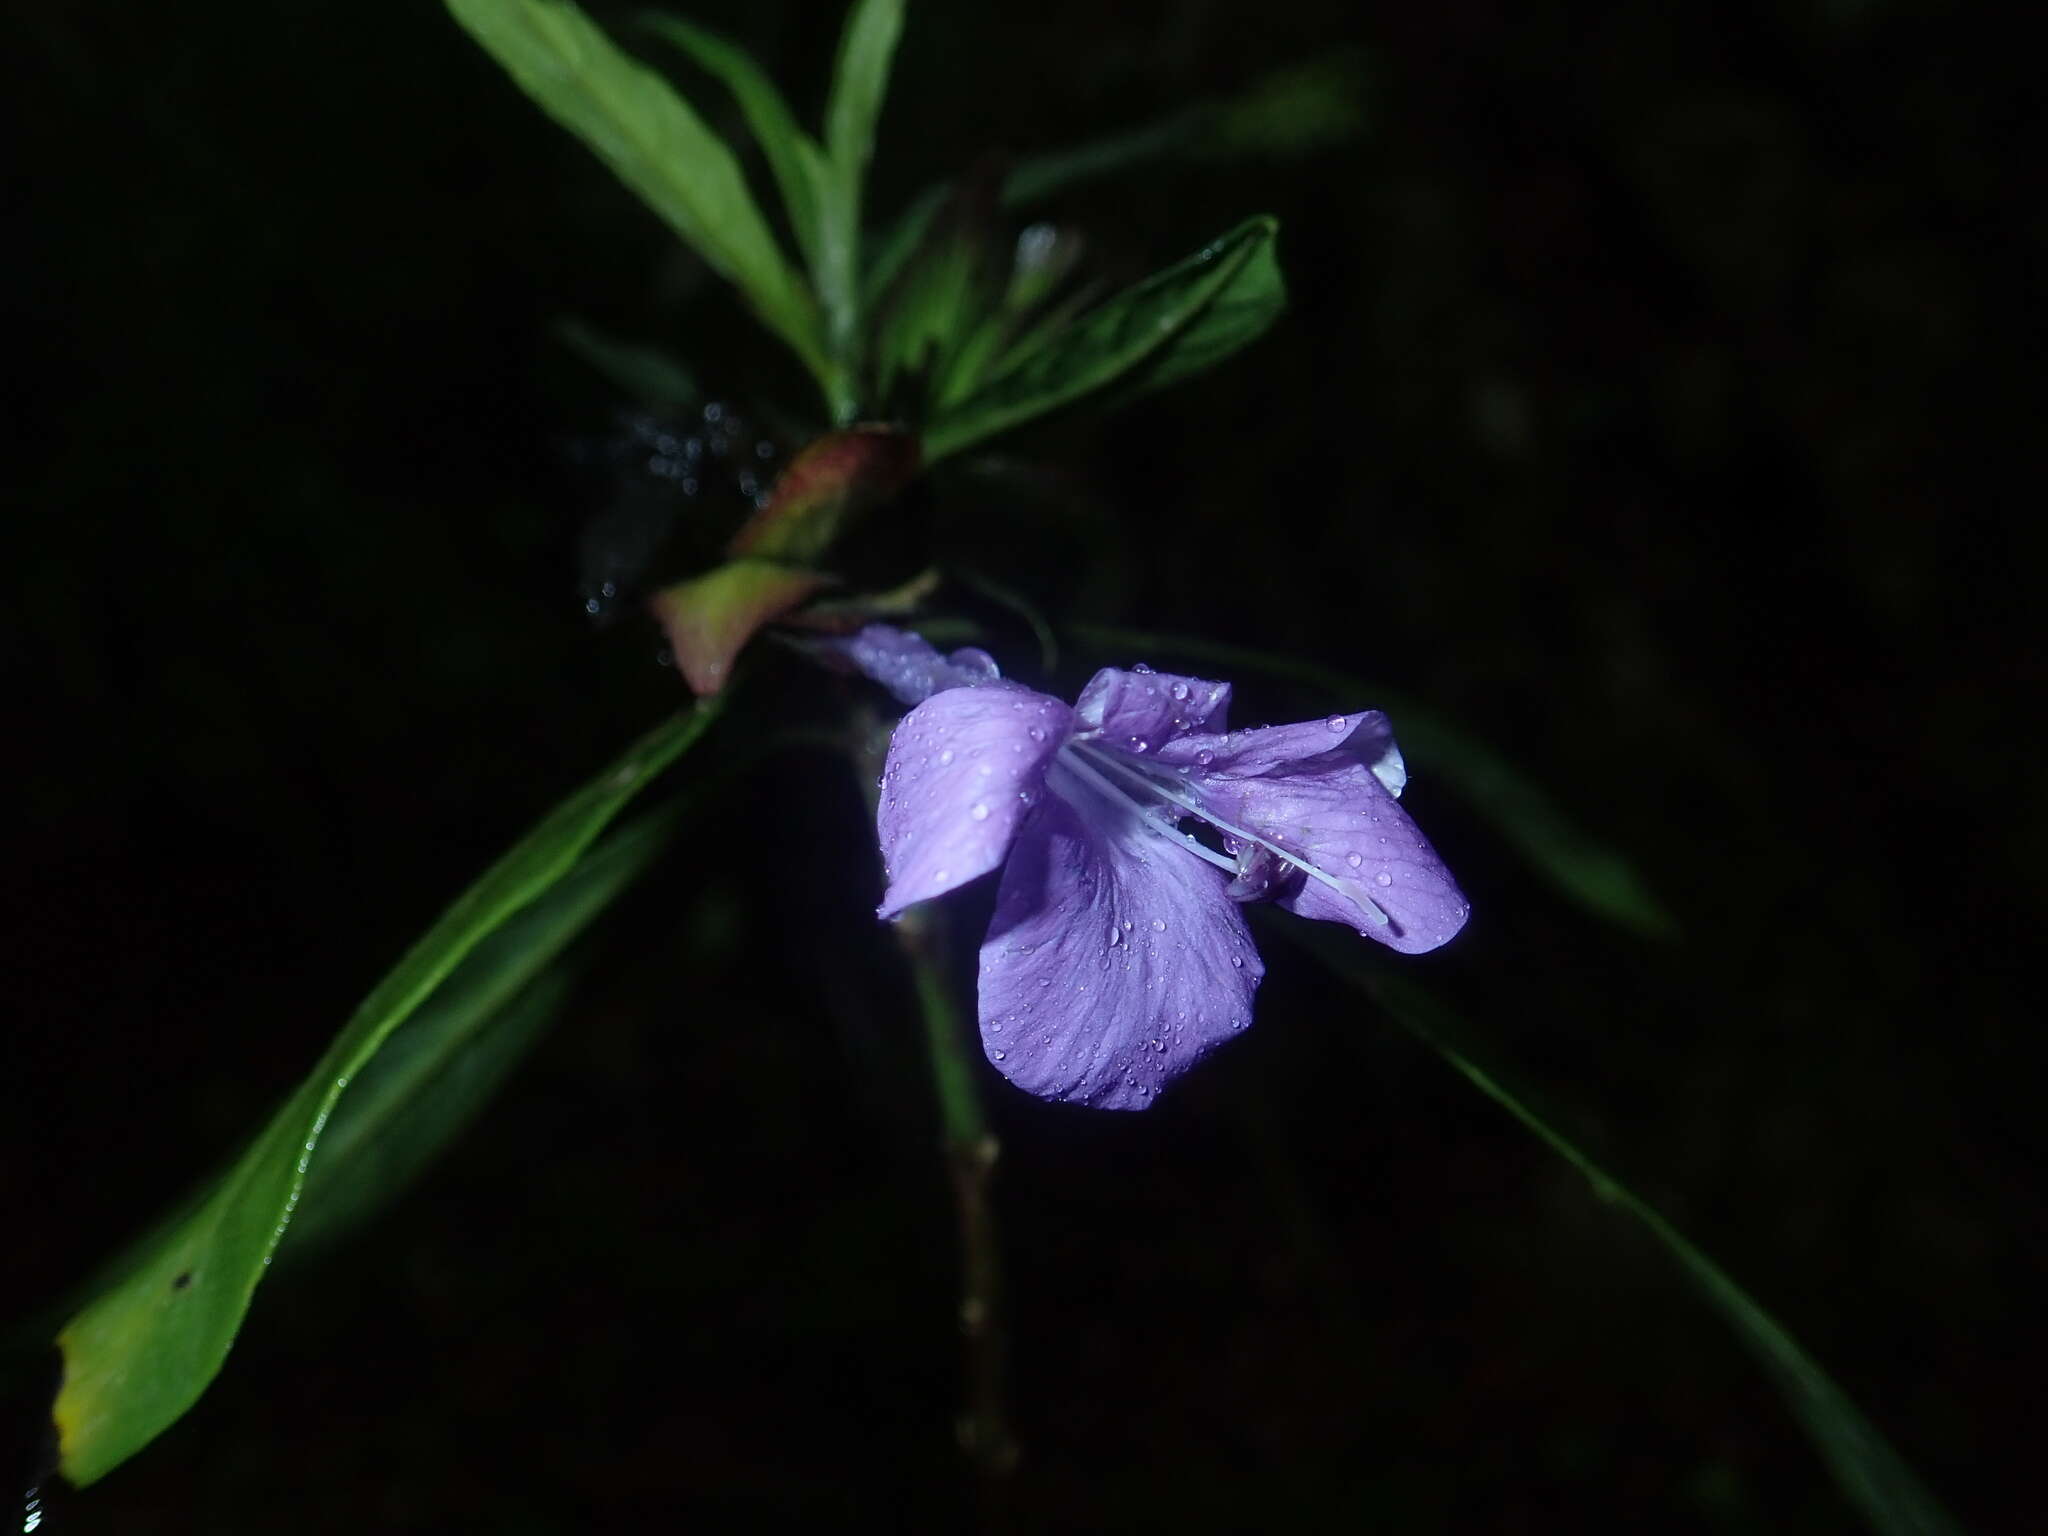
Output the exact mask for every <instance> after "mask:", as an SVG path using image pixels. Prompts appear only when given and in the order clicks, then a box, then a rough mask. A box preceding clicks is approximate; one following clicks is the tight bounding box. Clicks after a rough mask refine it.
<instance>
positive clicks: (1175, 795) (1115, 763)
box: [1060, 741, 1390, 928]
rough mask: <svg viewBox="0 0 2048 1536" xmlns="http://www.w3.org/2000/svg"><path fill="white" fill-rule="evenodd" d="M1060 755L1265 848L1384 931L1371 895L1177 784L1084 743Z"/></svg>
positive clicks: (1385, 918) (1383, 916) (1219, 860)
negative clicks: (1349, 886)
mask: <svg viewBox="0 0 2048 1536" xmlns="http://www.w3.org/2000/svg"><path fill="white" fill-rule="evenodd" d="M1060 756H1062V757H1064V758H1066V759H1067V761H1068V765H1069V766H1070V767H1074V768H1079V769H1083V770H1084V771H1086V772H1087V773H1088V774H1089V776H1090V777H1092V778H1094V779H1095V781H1096V782H1097V784H1099V785H1103V787H1105V788H1107V787H1109V786H1108V785H1107V784H1105V783H1104V779H1103V775H1104V773H1111V774H1115V775H1117V776H1118V777H1120V778H1123V779H1125V780H1126V781H1129V782H1130V783H1132V784H1133V785H1135V787H1137V788H1138V789H1141V790H1143V791H1145V792H1146V793H1148V794H1152V795H1156V796H1158V797H1159V798H1160V799H1161V800H1164V801H1167V802H1168V803H1169V804H1172V805H1177V806H1179V807H1180V808H1181V809H1182V810H1184V811H1186V812H1187V813H1188V814H1189V815H1190V816H1194V817H1197V818H1199V819H1200V820H1202V821H1206V822H1207V823H1208V824H1209V825H1210V826H1212V827H1214V828H1215V829H1216V830H1217V831H1219V832H1223V833H1226V834H1228V835H1229V836H1231V837H1235V838H1240V839H1242V840H1243V841H1245V842H1247V843H1255V844H1257V845H1258V846H1259V847H1261V848H1264V849H1265V850H1266V851H1267V852H1268V853H1270V854H1272V855H1273V856H1274V857H1275V858H1277V859H1279V860H1280V861H1281V862H1282V863H1284V864H1290V865H1292V866H1293V867H1294V868H1296V869H1298V870H1300V871H1301V872H1302V873H1303V874H1305V875H1307V876H1308V877H1309V878H1310V879H1311V880H1320V881H1321V882H1322V883H1323V884H1324V885H1327V886H1328V887H1329V888H1330V889H1331V890H1333V891H1335V892H1336V893H1337V894H1338V895H1339V896H1342V897H1343V898H1344V899H1345V900H1347V901H1350V902H1353V903H1355V904H1357V905H1359V906H1362V907H1363V908H1364V909H1365V911H1366V915H1367V917H1368V918H1370V920H1371V921H1372V924H1373V926H1374V927H1376V928H1384V927H1385V926H1386V925H1387V923H1388V922H1389V921H1390V919H1389V918H1388V916H1387V914H1386V913H1385V912H1383V911H1382V910H1381V909H1380V905H1379V903H1378V902H1376V901H1374V900H1373V899H1372V898H1371V897H1370V896H1367V895H1366V894H1365V893H1364V892H1362V891H1359V892H1354V891H1347V890H1346V889H1344V887H1343V886H1342V885H1340V884H1338V883H1337V880H1336V879H1335V878H1334V877H1333V876H1330V875H1326V874H1324V873H1323V872H1322V871H1321V870H1320V869H1317V868H1316V867H1315V865H1313V864H1311V863H1309V862H1308V861H1307V860H1306V859H1304V858H1302V857H1301V856H1300V855H1299V854H1294V853H1290V852H1288V851H1287V850H1286V849H1285V848H1282V847H1280V846H1279V845H1278V844H1277V843H1274V842H1272V841H1271V840H1270V839H1267V838H1263V837H1261V836H1259V834H1258V833H1256V832H1252V831H1248V830H1247V829H1245V828H1243V827H1239V826H1233V825H1232V824H1231V823H1229V822H1227V821H1225V820H1223V818H1222V817H1220V816H1218V815H1217V814H1216V813H1215V812H1214V811H1211V810H1209V809H1208V808H1207V807H1206V806H1204V805H1203V804H1202V803H1201V802H1200V801H1198V800H1196V799H1195V797H1194V796H1193V795H1190V794H1188V793H1186V792H1185V791H1184V790H1182V789H1180V788H1179V787H1178V785H1176V784H1174V783H1172V782H1169V781H1166V780H1163V779H1160V778H1156V777H1154V776H1153V775H1152V774H1151V773H1149V772H1147V771H1146V770H1145V769H1143V768H1140V767H1138V766H1137V765H1136V764H1134V763H1126V762H1122V761H1120V760H1118V759H1117V758H1115V757H1113V756H1111V755H1110V754H1109V753H1107V752H1104V751H1101V750H1100V749H1099V748H1091V747H1090V746H1088V745H1087V744H1086V743H1085V742H1078V741H1070V742H1068V743H1067V744H1066V745H1065V746H1064V747H1062V748H1061V749H1060ZM1200 851H1201V852H1203V853H1205V854H1207V853H1210V852H1211V850H1210V849H1207V848H1203V849H1201V850H1200ZM1210 862H1211V863H1212V864H1216V865H1218V866H1219V867H1222V868H1228V869H1230V870H1231V871H1232V872H1233V873H1234V872H1235V871H1236V868H1237V866H1236V865H1235V864H1233V863H1229V862H1228V861H1226V860H1224V859H1223V858H1222V856H1221V855H1217V856H1215V857H1213V858H1211V859H1210Z"/></svg>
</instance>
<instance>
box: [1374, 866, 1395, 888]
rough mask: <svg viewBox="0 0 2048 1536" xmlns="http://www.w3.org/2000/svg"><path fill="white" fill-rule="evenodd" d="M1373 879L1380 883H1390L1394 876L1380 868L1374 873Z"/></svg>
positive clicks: (1392, 881)
mask: <svg viewBox="0 0 2048 1536" xmlns="http://www.w3.org/2000/svg"><path fill="white" fill-rule="evenodd" d="M1373 879H1375V880H1377V881H1379V883H1380V884H1381V885H1392V884H1393V883H1394V877H1393V876H1392V875H1390V874H1388V873H1387V872H1386V871H1385V870H1384V869H1383V870H1381V871H1380V872H1379V873H1378V874H1376V875H1374V876H1373Z"/></svg>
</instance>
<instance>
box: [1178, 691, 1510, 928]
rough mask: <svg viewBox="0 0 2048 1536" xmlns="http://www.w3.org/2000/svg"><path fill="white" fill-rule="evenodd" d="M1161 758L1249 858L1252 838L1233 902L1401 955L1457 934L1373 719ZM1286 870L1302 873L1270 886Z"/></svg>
mask: <svg viewBox="0 0 2048 1536" xmlns="http://www.w3.org/2000/svg"><path fill="white" fill-rule="evenodd" d="M1164 761H1165V762H1167V763H1169V764H1171V765H1173V766H1175V767H1179V766H1184V765H1185V766H1188V767H1189V769H1190V772H1189V782H1190V785H1191V786H1192V788H1193V790H1194V793H1195V796H1196V798H1198V799H1199V800H1200V802H1201V804H1202V805H1203V807H1204V808H1205V809H1206V810H1208V811H1209V812H1210V813H1211V817H1212V822H1213V824H1214V825H1216V826H1218V827H1219V828H1221V829H1223V830H1224V831H1225V833H1226V835H1227V836H1229V835H1231V834H1232V833H1233V832H1234V833H1235V834H1238V835H1237V836H1236V837H1234V838H1233V841H1232V847H1233V851H1244V850H1245V848H1246V843H1247V840H1246V839H1244V838H1243V837H1242V834H1244V833H1250V834H1253V835H1254V836H1255V837H1256V838H1257V839H1259V843H1258V844H1256V845H1254V846H1256V847H1257V852H1258V855H1259V856H1258V857H1257V858H1255V859H1251V860H1249V861H1248V862H1249V864H1250V866H1251V869H1250V871H1249V872H1248V873H1247V874H1244V875H1241V876H1240V880H1239V885H1240V887H1242V890H1241V894H1243V895H1246V896H1257V895H1261V894H1270V895H1271V897H1272V899H1273V900H1274V901H1275V902H1276V903H1277V904H1278V905H1280V906H1282V907H1285V908H1286V909H1287V910H1288V911H1290V912H1294V913H1297V914H1299V915H1300V916H1302V917H1309V918H1316V919H1320V920H1323V921H1327V922H1338V923H1344V924H1347V925H1348V926H1350V927H1352V928H1356V929H1357V930H1358V931H1359V932H1360V933H1362V934H1364V935H1365V936H1366V937H1367V938H1371V939H1377V940H1379V942H1381V943H1382V944H1385V945H1388V946H1389V947H1391V948H1393V949H1397V950H1400V951H1402V952H1403V953H1405V954H1420V953H1422V952H1423V951H1425V950H1431V949H1435V948H1436V947H1437V946H1438V945H1440V944H1444V943H1446V942H1448V941H1449V940H1450V938H1451V937H1452V936H1453V935H1454V934H1456V933H1457V931H1458V930H1459V929H1460V928H1462V927H1463V926H1464V925H1465V919H1466V917H1467V915H1468V914H1469V912H1470V910H1471V909H1470V906H1469V904H1468V903H1467V902H1466V900H1465V897H1464V894H1463V893H1462V892H1461V891H1460V890H1459V889H1458V887H1457V885H1456V883H1455V882H1454V881H1452V879H1451V875H1450V871H1449V870H1448V869H1446V868H1445V867H1444V862H1443V860H1442V859H1440V858H1438V857H1437V854H1436V850H1435V849H1434V848H1432V847H1430V845H1429V840H1428V839H1427V838H1425V837H1424V836H1423V835H1422V831H1421V829H1420V828H1419V827H1417V826H1416V825H1415V823H1414V821H1413V820H1412V819H1411V818H1410V817H1409V815H1408V813H1407V812H1406V811H1404V810H1402V809H1401V807H1400V806H1399V805H1398V804H1397V803H1395V800H1394V796H1395V794H1396V793H1398V791H1399V786H1401V785H1403V784H1405V783H1406V782H1407V775H1406V772H1405V770H1404V768H1403V767H1402V764H1401V755H1400V752H1399V750H1398V749H1397V748H1396V747H1395V745H1394V739H1393V734H1392V732H1391V730H1389V728H1388V726H1387V722H1386V717H1385V716H1384V715H1382V714H1380V713H1379V712H1378V711H1376V710H1370V711H1367V712H1366V713H1364V714H1362V715H1331V716H1329V717H1328V718H1327V719H1324V720H1311V721H1308V722H1306V723H1304V724H1301V725H1284V726H1275V727H1273V728H1271V729H1269V730H1251V731H1239V732H1236V733H1234V734H1232V735H1228V736H1216V737H1195V736H1190V737H1186V738H1183V739H1182V740H1181V741H1178V742H1175V743H1174V744H1173V745H1172V746H1171V747H1170V748H1169V749H1168V752H1167V754H1166V757H1165V759H1164ZM1288 865H1291V866H1292V867H1293V869H1295V870H1296V871H1298V872H1299V873H1298V876H1297V877H1296V878H1294V879H1280V878H1278V876H1279V875H1281V874H1283V873H1284V868H1283V866H1288ZM1252 878H1260V879H1262V881H1263V883H1262V884H1259V885H1257V886H1253V885H1251V884H1248V881H1249V880H1250V879H1252Z"/></svg>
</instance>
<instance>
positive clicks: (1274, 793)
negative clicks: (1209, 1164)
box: [837, 625, 1469, 1109]
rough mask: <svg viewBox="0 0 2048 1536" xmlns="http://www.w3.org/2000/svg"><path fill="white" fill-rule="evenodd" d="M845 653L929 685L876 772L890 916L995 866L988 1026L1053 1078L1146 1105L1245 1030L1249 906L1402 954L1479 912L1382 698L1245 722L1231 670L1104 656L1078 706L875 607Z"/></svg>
mask: <svg viewBox="0 0 2048 1536" xmlns="http://www.w3.org/2000/svg"><path fill="white" fill-rule="evenodd" d="M837 649H838V651H839V653H840V654H842V655H844V656H846V657H847V658H848V659H850V660H851V661H853V663H854V664H855V665H856V666H858V667H860V669H861V670H862V671H864V672H866V673H867V674H868V675H869V676H871V677H874V678H876V679H877V680H878V681H882V682H885V683H886V684H887V685H888V686H889V687H890V689H891V691H892V692H894V693H895V694H896V696H897V697H898V698H899V699H900V700H902V701H903V702H904V703H906V704H913V703H914V704H915V705H916V707H915V708H913V709H912V710H911V711H910V713H909V714H907V715H905V716H904V717H903V720H902V722H901V724H899V725H898V726H897V728H896V733H895V736H894V737H893V739H892V740H891V741H890V744H889V756H888V763H887V766H886V768H885V769H884V772H883V775H882V786H881V791H882V792H881V806H880V815H879V818H878V819H879V823H880V831H881V841H882V857H883V860H884V863H885V866H886V872H887V874H888V879H889V888H888V891H887V893H886V894H885V895H884V896H883V898H882V905H881V907H880V909H879V912H880V915H881V916H882V917H885V918H889V917H895V916H896V915H898V914H899V913H901V912H902V911H903V910H904V908H906V907H908V906H910V905H912V904H913V903H916V902H920V901H928V900H930V899H931V898H932V897H934V896H943V895H944V894H945V893H946V892H948V891H951V890H954V889H957V888H958V887H960V886H962V885H965V884H966V883H967V882H968V881H970V880H974V879H977V878H979V877H980V876H982V875H985V874H988V873H989V872H990V871H992V870H995V869H997V868H1001V870H1002V872H1003V874H1002V882H1001V884H1000V886H999V887H998V888H997V892H996V910H995V917H994V919H993V920H992V921H991V922H990V924H989V930H988V937H987V938H986V939H985V940H984V941H983V943H982V946H981V963H980V1015H981V1038H982V1044H983V1047H984V1048H985V1049H986V1051H987V1052H988V1057H989V1060H990V1061H991V1062H993V1063H994V1064H995V1066H996V1067H997V1069H998V1070H999V1071H1001V1072H1002V1073H1003V1075H1004V1076H1006V1077H1008V1078H1009V1079H1010V1080H1011V1081H1012V1082H1014V1083H1016V1084H1017V1085H1018V1086H1019V1087H1020V1088H1023V1089H1026V1090H1027V1091H1029V1092H1031V1093H1034V1094H1037V1095H1039V1096H1040V1097H1042V1098H1048V1099H1065V1100H1071V1101H1073V1102H1076V1103H1081V1104H1092V1105H1095V1106H1098V1107H1100V1108H1104V1109H1143V1108H1145V1107H1147V1106H1148V1105H1150V1104H1151V1103H1152V1102H1153V1101H1154V1099H1155V1098H1156V1097H1157V1096H1158V1093H1159V1091H1160V1089H1161V1088H1163V1087H1164V1086H1165V1085H1166V1084H1167V1083H1168V1082H1170V1081H1172V1079H1173V1078H1175V1077H1177V1076H1178V1075H1179V1074H1180V1073H1182V1072H1185V1071H1186V1070H1187V1069H1188V1068H1189V1067H1192V1066H1193V1065H1194V1064H1195V1063H1196V1062H1197V1061H1199V1060H1201V1059H1202V1057H1204V1056H1205V1055H1207V1054H1208V1053H1209V1052H1210V1051H1211V1050H1214V1049H1215V1048H1216V1047H1217V1046H1218V1045H1220V1044H1221V1043H1222V1042H1223V1041H1225V1040H1228V1039H1229V1038H1230V1037H1231V1036H1232V1035H1234V1034H1235V1033H1237V1032H1238V1031H1239V1030H1241V1029H1243V1028H1244V1027H1245V1026H1246V1025H1247V1024H1248V1023H1249V1022H1250V1021H1251V1014H1252V994H1253V992H1255V991H1256V990H1257V989H1258V985H1259V981H1260V979H1261V978H1262V977H1263V976H1264V974H1265V967H1264V966H1263V965H1261V964H1260V962H1259V956H1258V952H1257V950H1256V949H1254V948H1253V946H1252V940H1251V935H1250V934H1249V933H1248V932H1247V931H1246V929H1245V923H1244V915H1243V912H1242V910H1241V908H1242V904H1243V903H1245V902H1248V901H1254V900H1262V899H1263V900H1270V901H1274V902H1277V903H1278V904H1279V905H1281V906H1283V907H1285V908H1287V909H1288V910H1289V911H1291V912H1296V913H1299V914H1300V915H1301V916H1303V917H1311V918H1321V919H1325V920H1327V921H1331V922H1340V923H1345V924H1348V925H1349V926H1350V927H1352V928H1355V929H1357V930H1358V932H1359V933H1361V934H1362V935H1364V936H1365V937H1367V938H1370V939H1377V940H1379V941H1380V942H1381V943H1382V944H1386V945H1389V946H1390V947H1392V948H1394V949H1398V950H1401V951H1403V952H1405V953H1408V954H1418V953H1420V952H1422V951H1424V950H1430V949H1435V948H1436V947H1437V946H1438V945H1440V944H1442V943H1444V942H1446V941H1447V940H1449V939H1450V938H1451V936H1452V935H1453V934H1455V933H1456V932H1457V931H1458V929H1459V928H1460V927H1462V926H1463V925H1464V922H1465V917H1466V913H1467V912H1468V910H1469V908H1468V906H1467V903H1466V901H1465V898H1464V896H1463V895H1462V894H1461V893H1460V892H1459V890H1458V888H1457V886H1456V884H1454V883H1453V882H1452V880H1451V877H1450V874H1449V872H1448V871H1447V870H1446V869H1445V868H1444V865H1443V861H1442V860H1441V859H1439V858H1438V857H1437V856H1436V852H1435V850H1433V849H1432V848H1431V847H1430V846H1429V843H1428V840H1427V839H1425V838H1424V837H1423V835H1422V833H1421V832H1420V831H1419V830H1417V828H1416V826H1415V823H1414V822H1412V821H1410V820H1409V819H1408V816H1407V813H1406V812H1404V811H1403V810H1402V809H1401V808H1400V806H1399V805H1397V804H1396V803H1395V797H1396V796H1398V795H1399V794H1400V793H1401V788H1402V785H1403V784H1404V783H1405V782H1406V777H1407V776H1406V773H1405V771H1404V769H1403V768H1402V764H1401V754H1400V752H1399V751H1398V750H1397V749H1396V748H1395V746H1394V738H1393V734H1392V732H1391V731H1390V730H1389V729H1388V726H1387V719H1386V716H1384V715H1382V714H1380V713H1379V712H1378V711H1376V710H1368V711H1366V712H1365V713H1362V714H1343V715H1330V716H1327V717H1325V718H1323V719H1319V720H1310V721H1307V722H1305V723H1304V724H1301V725H1282V726H1273V727H1270V728H1267V729H1258V728H1253V729H1250V730H1242V731H1232V730H1229V729H1228V728H1227V725H1226V721H1225V711H1226V710H1227V708H1228V706H1229V703H1230V685H1229V684H1228V683H1215V682H1206V681H1204V680H1202V679H1200V678H1194V677H1178V676H1174V675H1172V674H1170V673H1165V672H1154V671H1152V670H1151V669H1150V668H1147V667H1142V666H1141V667H1138V668H1135V669H1133V670H1132V671H1128V672H1124V671H1118V670H1116V669H1114V668H1108V669H1105V670H1103V671H1101V672H1098V673H1096V674H1095V676H1094V678H1093V679H1092V680H1091V681H1090V682H1089V684H1088V686H1087V687H1085V688H1084V689H1082V690H1081V696H1080V697H1079V698H1078V699H1077V700H1075V702H1074V704H1073V706H1072V707H1071V708H1069V707H1068V706H1067V705H1066V704H1063V703H1061V702H1060V701H1059V700H1058V699H1055V698H1052V697H1050V696H1048V695H1046V694H1042V693H1034V692H1032V691H1031V690H1030V689H1028V688H1025V687H1022V686H1020V685H1019V684H1017V683H1013V682H1010V681H1007V680H1006V679H1004V678H1002V677H1001V676H999V675H998V673H997V671H996V667H995V664H994V662H993V661H991V660H990V659H989V657H988V656H987V655H986V654H985V653H983V652H980V651H956V652H954V653H953V655H952V656H951V657H941V656H939V654H938V653H937V652H936V651H934V650H933V649H932V648H931V647H930V646H929V645H927V644H926V643H925V642H924V641H923V640H922V639H921V638H919V637H918V636H916V635H910V634H905V633H903V632H902V631H898V630H892V629H888V628H886V627H884V626H881V625H871V626H869V627H868V628H867V629H865V630H863V631H862V632H861V633H860V634H859V635H857V636H854V637H852V638H851V639H848V640H844V641H841V642H838V645H837Z"/></svg>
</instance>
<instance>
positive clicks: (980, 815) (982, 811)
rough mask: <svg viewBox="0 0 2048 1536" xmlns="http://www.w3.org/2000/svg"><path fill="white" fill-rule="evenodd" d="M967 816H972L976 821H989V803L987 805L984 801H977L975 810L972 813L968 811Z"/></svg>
mask: <svg viewBox="0 0 2048 1536" xmlns="http://www.w3.org/2000/svg"><path fill="white" fill-rule="evenodd" d="M967 814H968V815H970V816H972V817H973V818H974V819H975V820H976V821H987V820H988V805H987V803H986V802H984V801H981V800H977V801H975V802H974V807H973V809H972V810H970V811H968V813H967Z"/></svg>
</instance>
